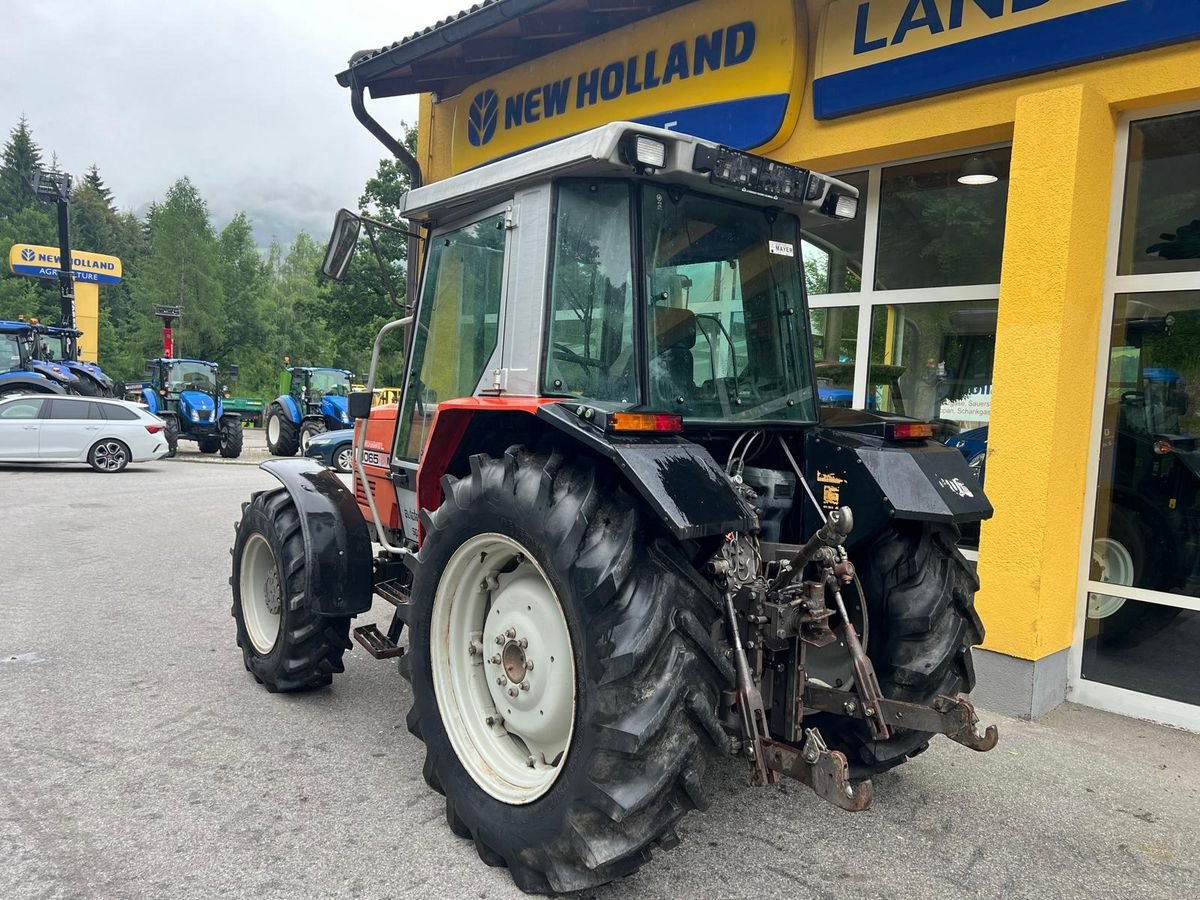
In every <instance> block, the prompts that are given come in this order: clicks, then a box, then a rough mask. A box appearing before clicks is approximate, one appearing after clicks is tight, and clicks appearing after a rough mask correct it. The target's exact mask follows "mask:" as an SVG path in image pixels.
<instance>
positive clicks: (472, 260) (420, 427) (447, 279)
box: [392, 203, 512, 541]
mask: <svg viewBox="0 0 1200 900" xmlns="http://www.w3.org/2000/svg"><path fill="white" fill-rule="evenodd" d="M511 215H512V204H511V203H506V204H503V205H501V206H497V207H493V208H492V209H490V210H488V211H487V212H485V213H482V214H481V215H480V216H478V217H476V218H474V219H472V220H471V221H469V222H467V223H466V224H459V225H455V226H451V227H449V228H446V229H443V230H441V231H437V232H434V233H433V235H431V237H430V248H429V254H428V256H427V257H426V261H425V278H424V285H423V288H422V292H421V301H420V304H419V308H418V311H417V318H416V320H415V322H414V323H413V326H412V327H413V328H414V329H415V331H414V332H413V334H412V336H411V341H410V346H411V351H410V354H409V359H408V361H407V372H408V376H407V380H406V382H405V385H404V397H403V399H402V401H401V404H400V418H399V422H398V424H397V429H396V445H395V451H394V453H393V454H392V472H393V475H394V480H395V482H396V490H397V499H398V501H399V503H400V514H401V519H402V520H403V522H404V533H405V536H406V537H408V538H409V539H410V540H414V541H415V540H416V539H417V493H416V492H417V468H418V466H419V464H420V460H421V455H422V453H423V452H424V449H425V444H426V441H427V440H428V438H429V431H430V428H431V427H432V425H433V417H434V414H435V413H436V412H437V409H438V406H439V404H441V403H444V402H445V401H447V400H457V399H461V398H463V397H471V396H474V395H475V393H476V391H477V388H478V386H479V384H480V381H481V379H483V377H484V374H485V373H486V371H487V370H488V367H489V363H490V362H491V361H492V360H493V358H494V357H495V356H496V352H497V344H498V341H499V335H500V317H501V311H502V309H503V308H504V303H503V300H504V292H505V291H504V285H505V282H506V275H507V271H506V259H507V256H508V252H507V251H508V233H509V226H510V223H511Z"/></svg>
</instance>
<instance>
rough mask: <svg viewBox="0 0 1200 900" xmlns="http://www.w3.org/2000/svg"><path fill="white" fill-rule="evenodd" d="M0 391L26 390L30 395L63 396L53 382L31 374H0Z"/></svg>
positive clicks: (59, 388)
mask: <svg viewBox="0 0 1200 900" xmlns="http://www.w3.org/2000/svg"><path fill="white" fill-rule="evenodd" d="M0 390H3V391H9V390H26V391H29V393H31V394H65V393H66V391H65V390H63V388H62V387H60V386H59V385H58V384H56V383H55V382H53V381H51V380H50V379H48V378H43V377H42V376H40V375H36V374H34V373H32V372H4V373H0Z"/></svg>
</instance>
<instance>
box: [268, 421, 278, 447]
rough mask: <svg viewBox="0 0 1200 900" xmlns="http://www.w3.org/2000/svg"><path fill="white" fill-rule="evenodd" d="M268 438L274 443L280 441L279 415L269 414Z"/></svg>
mask: <svg viewBox="0 0 1200 900" xmlns="http://www.w3.org/2000/svg"><path fill="white" fill-rule="evenodd" d="M267 440H268V441H269V442H270V443H272V444H278V443H279V416H267Z"/></svg>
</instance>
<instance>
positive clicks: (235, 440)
mask: <svg viewBox="0 0 1200 900" xmlns="http://www.w3.org/2000/svg"><path fill="white" fill-rule="evenodd" d="M230 374H231V375H235V374H236V370H235V367H231V368H230ZM134 388H135V389H136V390H137V391H138V392H139V396H138V399H139V400H141V401H142V402H143V403H145V404H146V407H147V408H148V409H149V410H150V412H152V413H154V414H155V415H156V416H159V417H160V418H161V419H162V420H163V421H164V422H166V437H167V446H168V448H169V449H168V451H167V456H168V457H172V456H174V455H175V452H176V448H177V447H178V444H179V441H180V440H181V439H186V440H189V441H195V442H196V443H197V444H198V445H199V447H200V452H201V453H217V452H220V454H221V455H222V456H223V457H225V458H226V459H236V458H237V457H239V456H241V455H242V418H241V416H239V415H238V414H237V413H231V412H227V411H226V410H225V408H224V405H223V403H222V396H221V393H222V392H221V389H220V384H219V371H218V368H217V364H216V363H214V362H207V361H204V360H199V359H152V360H149V361H147V363H146V381H145V382H142V383H140V384H138V385H136V386H134Z"/></svg>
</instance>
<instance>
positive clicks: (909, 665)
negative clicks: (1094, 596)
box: [805, 523, 984, 780]
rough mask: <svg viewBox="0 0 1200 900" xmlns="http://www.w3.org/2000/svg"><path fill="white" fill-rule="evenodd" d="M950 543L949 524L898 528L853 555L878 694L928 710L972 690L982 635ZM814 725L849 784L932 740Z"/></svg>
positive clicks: (843, 724) (848, 724) (851, 724)
mask: <svg viewBox="0 0 1200 900" xmlns="http://www.w3.org/2000/svg"><path fill="white" fill-rule="evenodd" d="M957 539H958V534H957V531H956V530H955V529H954V528H953V527H948V526H944V525H943V526H938V525H926V524H918V523H898V524H896V525H894V526H893V527H891V528H890V529H888V530H887V531H886V532H884V533H883V535H882V536H880V537H879V538H878V539H877V540H876V541H875V543H874V545H873V546H870V547H868V548H866V551H867V552H862V551H860V552H858V553H857V554H855V561H856V562H857V563H858V564H859V565H858V574H859V578H860V580H861V582H862V585H863V590H864V591H865V592H866V595H867V611H868V615H869V623H870V632H869V635H868V638H869V641H868V646H867V648H866V649H867V653H868V655H870V657H871V661H872V662H873V663H874V664H875V672H876V675H878V677H879V686H880V689H881V690H882V691H883V695H884V696H885V697H888V698H890V699H893V700H901V701H906V702H909V703H918V704H921V705H924V706H929V705H932V703H933V701H934V700H936V699H937V698H938V697H939V696H942V695H943V694H946V695H951V696H953V695H956V694H959V693H964V694H966V693H970V691H971V689H972V688H974V686H975V668H974V665H973V664H972V661H971V648H972V647H974V646H975V645H977V644H980V643H982V642H983V635H984V629H983V623H982V622H981V621H980V619H979V615H978V614H977V613H976V612H975V592H976V591H977V590H978V589H979V580H978V579H977V578H976V577H975V574H974V573H973V572H972V571H971V569H970V568H969V567H968V566H967V562H966V560H965V559H964V558H963V555H962V554H961V553H959V551H958V547H957ZM805 721H806V722H807V721H808V720H807V719H806V720H805ZM813 724H814V725H817V726H819V727H820V729H821V734H822V735H823V736H824V738H825V741H826V743H827V744H828V745H829V747H830V749H833V750H840V751H842V752H843V753H844V754H846V759H847V760H848V761H849V763H850V777H851V778H852V779H855V780H861V779H864V778H870V777H871V776H872V775H876V774H878V773H880V772H885V771H887V770H888V769H891V768H894V767H895V766H898V765H900V764H901V763H903V762H905V761H906V760H907V759H908V758H909V757H912V756H916V755H917V754H919V753H921V752H923V751H924V750H925V749H926V748H927V747H928V746H929V741H930V739H931V738H932V737H933V735H931V734H929V733H927V732H923V731H910V730H908V729H893V732H892V737H891V738H889V739H888V740H874V739H873V738H872V737H871V735H870V732H869V731H868V730H867V726H866V724H865V723H864V722H862V721H861V720H857V719H843V718H834V717H829V716H820V717H815V718H814V719H813Z"/></svg>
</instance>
